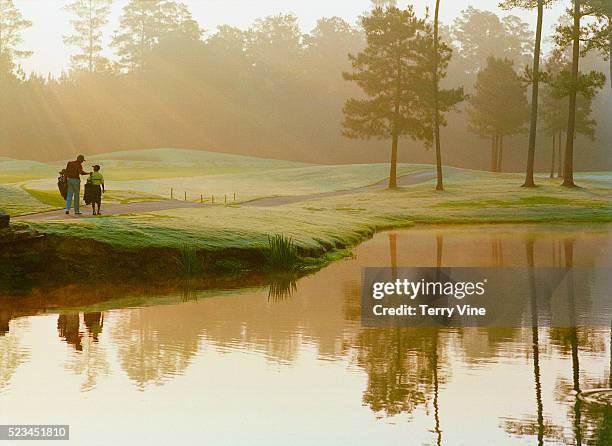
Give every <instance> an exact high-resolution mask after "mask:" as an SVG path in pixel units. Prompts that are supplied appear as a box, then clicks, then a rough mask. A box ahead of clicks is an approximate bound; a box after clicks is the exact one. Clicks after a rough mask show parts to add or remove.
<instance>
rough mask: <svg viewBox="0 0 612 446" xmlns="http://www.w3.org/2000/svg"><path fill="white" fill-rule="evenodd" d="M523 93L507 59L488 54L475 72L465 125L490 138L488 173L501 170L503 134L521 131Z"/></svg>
mask: <svg viewBox="0 0 612 446" xmlns="http://www.w3.org/2000/svg"><path fill="white" fill-rule="evenodd" d="M500 85H503V86H504V88H499V86H500ZM525 93H526V92H525V86H524V85H523V82H522V80H521V78H520V77H519V76H518V75H517V74H516V72H515V71H514V68H513V64H512V61H510V60H508V59H498V58H494V57H490V58H489V60H488V62H487V66H486V68H485V69H484V70H482V71H481V72H480V73H478V76H477V78H476V85H475V92H474V94H473V95H472V97H471V98H470V103H469V107H468V116H469V127H468V128H469V130H470V131H472V132H474V133H476V134H478V135H479V136H481V137H483V138H491V171H492V172H500V171H501V170H502V159H503V142H504V137H505V136H509V135H514V134H516V133H520V132H522V131H523V126H524V123H525V122H526V121H527V116H528V111H527V108H528V104H527V97H526V95H525Z"/></svg>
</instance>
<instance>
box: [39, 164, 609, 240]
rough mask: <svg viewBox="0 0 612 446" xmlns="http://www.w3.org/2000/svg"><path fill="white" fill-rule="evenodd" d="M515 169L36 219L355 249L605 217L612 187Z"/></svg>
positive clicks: (81, 227)
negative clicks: (243, 201)
mask: <svg viewBox="0 0 612 446" xmlns="http://www.w3.org/2000/svg"><path fill="white" fill-rule="evenodd" d="M521 178H522V176H521V175H518V174H492V173H487V172H477V171H468V170H463V171H457V172H456V173H454V174H452V175H450V176H449V178H448V179H447V191H445V192H436V191H434V187H433V186H434V182H433V180H432V181H427V182H424V183H421V184H415V185H413V186H407V187H403V188H399V189H398V190H394V191H389V190H380V191H369V192H357V193H354V194H347V195H342V196H333V197H325V198H312V199H309V200H306V201H302V202H299V203H293V204H288V205H284V206H276V207H269V208H267V207H257V206H248V207H247V206H240V205H231V206H223V205H216V206H203V207H197V208H189V209H171V210H165V211H159V212H149V213H145V214H140V215H126V216H117V217H112V216H103V217H100V218H88V219H82V220H76V221H75V220H71V221H55V222H44V223H41V222H36V223H32V226H33V227H35V228H36V229H38V230H40V231H41V232H44V233H49V234H56V235H64V236H74V237H82V238H89V239H94V240H97V241H101V242H104V243H109V244H111V245H114V246H117V247H120V248H126V249H138V248H143V247H172V248H179V247H180V246H182V245H184V244H189V245H193V246H194V247H197V248H201V249H206V250H212V251H215V250H223V249H229V248H242V249H261V248H262V247H263V246H264V245H265V244H266V242H267V237H268V235H271V234H277V233H278V234H283V235H286V236H290V237H292V238H293V239H294V240H295V241H296V243H297V245H298V246H299V247H301V248H303V249H307V250H312V251H314V252H317V251H318V252H324V251H328V250H330V249H333V248H344V247H347V246H352V245H354V244H356V243H358V242H359V241H361V240H363V239H365V238H367V237H369V236H370V235H371V234H372V233H373V232H375V231H377V230H380V229H384V228H390V227H399V226H406V225H411V224H413V223H416V222H418V223H479V222H480V223H502V222H560V223H567V222H610V221H612V204H611V203H612V202H611V200H610V198H611V195H612V188H610V187H609V186H607V187H602V186H601V185H597V184H591V183H590V182H589V181H586V180H585V181H583V182H582V184H583V185H584V186H585V188H581V189H570V190H568V189H565V188H561V187H559V186H558V181H557V180H554V181H549V180H547V179H545V178H540V179H539V181H540V183H541V184H542V186H540V187H538V188H536V189H527V188H521V187H520V180H521Z"/></svg>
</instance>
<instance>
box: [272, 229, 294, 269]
mask: <svg viewBox="0 0 612 446" xmlns="http://www.w3.org/2000/svg"><path fill="white" fill-rule="evenodd" d="M265 255H266V260H267V267H268V268H269V269H270V270H272V271H296V270H298V269H299V268H300V259H299V257H298V253H297V247H296V246H295V243H294V242H293V239H292V238H291V237H285V236H284V235H281V234H276V235H274V236H268V247H267V249H266V251H265Z"/></svg>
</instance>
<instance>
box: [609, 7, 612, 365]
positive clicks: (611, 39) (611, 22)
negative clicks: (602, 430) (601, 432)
mask: <svg viewBox="0 0 612 446" xmlns="http://www.w3.org/2000/svg"><path fill="white" fill-rule="evenodd" d="M608 62H609V63H610V76H608V77H609V78H610V90H612V16H608ZM610 373H612V369H611V370H610Z"/></svg>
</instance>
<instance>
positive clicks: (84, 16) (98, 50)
mask: <svg viewBox="0 0 612 446" xmlns="http://www.w3.org/2000/svg"><path fill="white" fill-rule="evenodd" d="M112 3H113V0H75V1H73V2H72V3H70V4H68V5H67V6H66V10H68V11H70V12H71V13H73V14H74V15H75V18H74V19H73V20H71V23H72V27H73V28H74V34H72V35H69V36H64V43H66V44H68V45H73V46H76V47H78V48H79V49H80V50H81V52H80V53H78V54H73V55H72V56H71V57H70V59H71V61H72V65H73V67H74V68H76V69H86V70H87V71H89V72H90V73H93V72H94V71H101V70H105V69H106V68H107V67H108V65H109V61H108V59H107V58H106V57H104V56H103V55H102V50H103V46H102V44H103V42H102V38H103V28H104V26H105V25H106V24H107V23H108V16H109V14H110V7H111V5H112Z"/></svg>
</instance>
